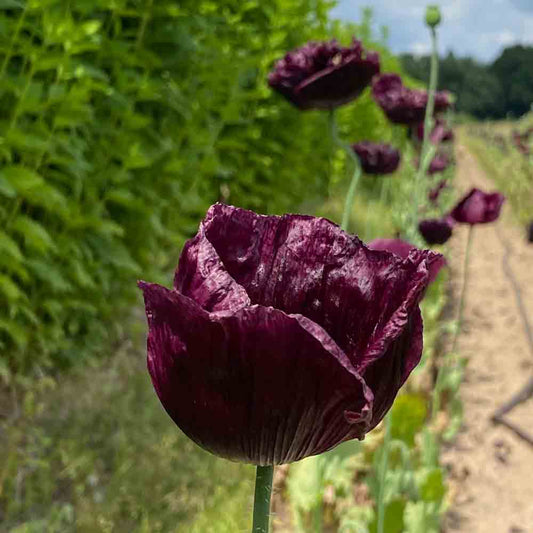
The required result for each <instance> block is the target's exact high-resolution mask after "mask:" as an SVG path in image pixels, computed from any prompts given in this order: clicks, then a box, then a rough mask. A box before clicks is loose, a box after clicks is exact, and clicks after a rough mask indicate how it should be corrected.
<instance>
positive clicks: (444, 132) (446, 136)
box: [416, 118, 454, 144]
mask: <svg viewBox="0 0 533 533" xmlns="http://www.w3.org/2000/svg"><path fill="white" fill-rule="evenodd" d="M416 136H417V139H418V140H419V141H423V140H424V122H420V123H419V124H418V126H417V128H416ZM453 139H454V134H453V131H452V130H451V129H449V128H448V127H447V126H446V123H445V122H444V120H442V119H440V118H438V119H436V121H435V126H434V127H433V131H432V132H431V134H430V136H429V140H430V141H431V142H432V143H433V144H439V143H441V142H447V141H453Z"/></svg>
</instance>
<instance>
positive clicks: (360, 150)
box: [352, 141, 400, 175]
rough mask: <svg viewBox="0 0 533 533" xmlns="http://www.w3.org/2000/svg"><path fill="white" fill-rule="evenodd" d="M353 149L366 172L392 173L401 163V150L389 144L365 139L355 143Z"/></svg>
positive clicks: (375, 173)
mask: <svg viewBox="0 0 533 533" xmlns="http://www.w3.org/2000/svg"><path fill="white" fill-rule="evenodd" d="M352 149H353V151H354V152H355V153H356V154H357V156H358V157H359V161H361V166H362V168H363V170H364V172H365V173H366V174H373V175H380V174H381V175H382V174H391V173H393V172H395V171H396V169H397V168H398V165H399V164H400V152H399V151H398V150H396V149H395V148H393V147H392V146H390V145H389V144H382V143H373V142H370V141H363V142H360V143H356V144H353V145H352Z"/></svg>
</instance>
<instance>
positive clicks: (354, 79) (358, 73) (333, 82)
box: [268, 39, 379, 109]
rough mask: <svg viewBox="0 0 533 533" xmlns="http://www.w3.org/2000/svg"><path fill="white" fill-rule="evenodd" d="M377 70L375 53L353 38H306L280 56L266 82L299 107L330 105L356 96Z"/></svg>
mask: <svg viewBox="0 0 533 533" xmlns="http://www.w3.org/2000/svg"><path fill="white" fill-rule="evenodd" d="M378 72H379V55H378V54H377V52H369V51H366V50H365V49H364V48H363V45H362V44H361V42H360V41H358V40H357V39H353V41H352V44H351V46H349V47H343V46H340V45H339V43H337V41H335V40H333V41H329V42H310V43H307V44H306V45H305V46H302V47H301V48H297V49H296V50H293V51H292V52H289V53H288V54H286V55H285V57H284V58H283V59H280V60H279V61H278V62H277V63H276V65H275V67H274V70H273V71H272V72H271V73H270V74H269V76H268V83H269V85H270V86H271V87H272V88H273V89H275V90H276V91H278V92H279V93H281V94H282V95H283V96H285V98H287V100H289V101H290V102H292V103H293V104H294V105H295V106H296V107H298V108H300V109H331V108H334V107H338V106H340V105H343V104H346V103H348V102H350V101H351V100H354V99H355V98H357V97H358V96H359V95H360V94H361V93H362V92H363V90H364V89H365V88H366V87H367V86H368V85H369V84H370V81H371V80H372V77H373V76H374V75H375V74H377V73H378Z"/></svg>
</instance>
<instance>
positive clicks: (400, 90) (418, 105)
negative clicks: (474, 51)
mask: <svg viewBox="0 0 533 533" xmlns="http://www.w3.org/2000/svg"><path fill="white" fill-rule="evenodd" d="M372 95H373V97H374V99H375V100H376V102H377V103H378V104H379V106H380V107H381V108H382V109H383V111H384V112H385V114H386V115H387V118H388V119H389V120H390V121H391V122H394V123H395V124H405V125H408V126H415V125H417V124H418V123H420V122H422V121H423V120H424V116H425V114H426V105H427V101H428V95H427V92H426V91H423V90H419V89H408V88H407V87H405V86H404V85H403V83H402V79H401V78H400V76H398V75H397V74H382V75H381V76H379V77H377V78H376V79H375V80H374V81H373V83H372ZM450 105H451V102H450V99H449V96H448V94H447V93H445V92H437V93H436V94H435V113H438V112H441V111H444V110H445V109H447V108H448V107H449V106H450Z"/></svg>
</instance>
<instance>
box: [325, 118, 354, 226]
mask: <svg viewBox="0 0 533 533" xmlns="http://www.w3.org/2000/svg"><path fill="white" fill-rule="evenodd" d="M329 113H330V114H329V120H330V131H331V136H332V138H333V143H334V144H336V145H337V146H339V147H340V148H342V149H343V150H344V151H345V152H346V153H347V154H348V157H349V158H350V159H351V160H352V162H353V165H354V169H353V174H352V180H351V181H350V187H349V189H348V194H347V195H346V200H345V202H344V211H343V214H342V221H341V229H343V230H344V231H348V226H349V225H350V213H351V210H352V205H353V201H354V198H355V193H356V191H357V185H358V184H359V179H360V178H361V173H362V170H361V162H360V161H359V157H358V156H357V154H356V153H355V152H354V151H353V150H352V147H351V146H350V145H349V144H348V143H345V142H344V141H343V140H342V139H341V138H340V137H339V134H338V132H337V122H336V120H335V110H334V109H330V111H329Z"/></svg>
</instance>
